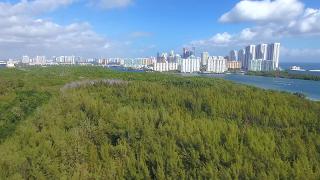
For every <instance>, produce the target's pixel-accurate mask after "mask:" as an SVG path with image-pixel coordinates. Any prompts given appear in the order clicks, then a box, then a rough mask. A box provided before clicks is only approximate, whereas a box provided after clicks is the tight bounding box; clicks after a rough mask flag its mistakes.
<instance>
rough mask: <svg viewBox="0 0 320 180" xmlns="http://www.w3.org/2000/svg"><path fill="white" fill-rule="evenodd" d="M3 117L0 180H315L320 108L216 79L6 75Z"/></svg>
mask: <svg viewBox="0 0 320 180" xmlns="http://www.w3.org/2000/svg"><path fill="white" fill-rule="evenodd" d="M110 79H118V80H116V81H110ZM88 80H94V81H92V82H93V83H91V81H88ZM98 80H100V81H98ZM108 80H109V81H108ZM72 82H77V83H72ZM66 84H67V85H66ZM0 112H1V114H0V116H1V118H0V123H1V126H0V127H1V128H0V134H1V141H0V157H1V158H0V179H319V178H320V103H319V102H312V101H309V100H307V99H303V98H299V97H297V96H295V95H292V94H289V93H283V92H276V91H267V90H262V89H258V88H254V87H249V86H244V85H235V84H233V83H231V82H228V81H225V80H222V79H211V78H204V77H188V78H186V77H180V76H174V75H165V74H158V73H126V72H115V71H110V70H106V69H103V68H95V67H69V68H67V67H52V68H33V69H24V70H11V69H3V70H0ZM12 127H14V128H12Z"/></svg>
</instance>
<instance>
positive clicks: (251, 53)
mask: <svg viewBox="0 0 320 180" xmlns="http://www.w3.org/2000/svg"><path fill="white" fill-rule="evenodd" d="M254 59H256V46H255V45H249V46H247V47H246V54H245V60H244V63H242V67H243V69H244V70H248V69H249V63H250V61H251V60H254Z"/></svg>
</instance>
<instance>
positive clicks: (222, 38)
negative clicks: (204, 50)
mask: <svg viewBox="0 0 320 180" xmlns="http://www.w3.org/2000/svg"><path fill="white" fill-rule="evenodd" d="M231 38H232V36H231V35H230V34H229V33H227V32H224V33H222V34H220V33H218V34H216V35H214V36H213V37H212V38H211V39H210V41H212V42H213V43H216V44H225V43H229V42H230V41H231Z"/></svg>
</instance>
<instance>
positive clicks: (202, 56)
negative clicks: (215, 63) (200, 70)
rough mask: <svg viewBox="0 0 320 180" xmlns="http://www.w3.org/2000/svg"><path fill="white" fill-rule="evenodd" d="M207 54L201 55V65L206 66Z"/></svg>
mask: <svg viewBox="0 0 320 180" xmlns="http://www.w3.org/2000/svg"><path fill="white" fill-rule="evenodd" d="M208 59H209V53H208V52H203V53H201V65H203V66H206V65H207V64H208Z"/></svg>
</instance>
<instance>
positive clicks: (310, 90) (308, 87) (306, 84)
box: [203, 74, 320, 101]
mask: <svg viewBox="0 0 320 180" xmlns="http://www.w3.org/2000/svg"><path fill="white" fill-rule="evenodd" d="M203 76H207V77H220V78H223V79H226V80H230V81H233V82H237V83H241V84H247V85H252V86H255V87H259V88H263V89H272V90H279V91H287V92H291V93H295V92H299V93H303V94H305V95H306V96H307V97H308V98H309V99H312V100H317V101H320V81H307V80H300V79H283V78H272V77H262V76H246V75H239V74H230V75H203Z"/></svg>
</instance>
